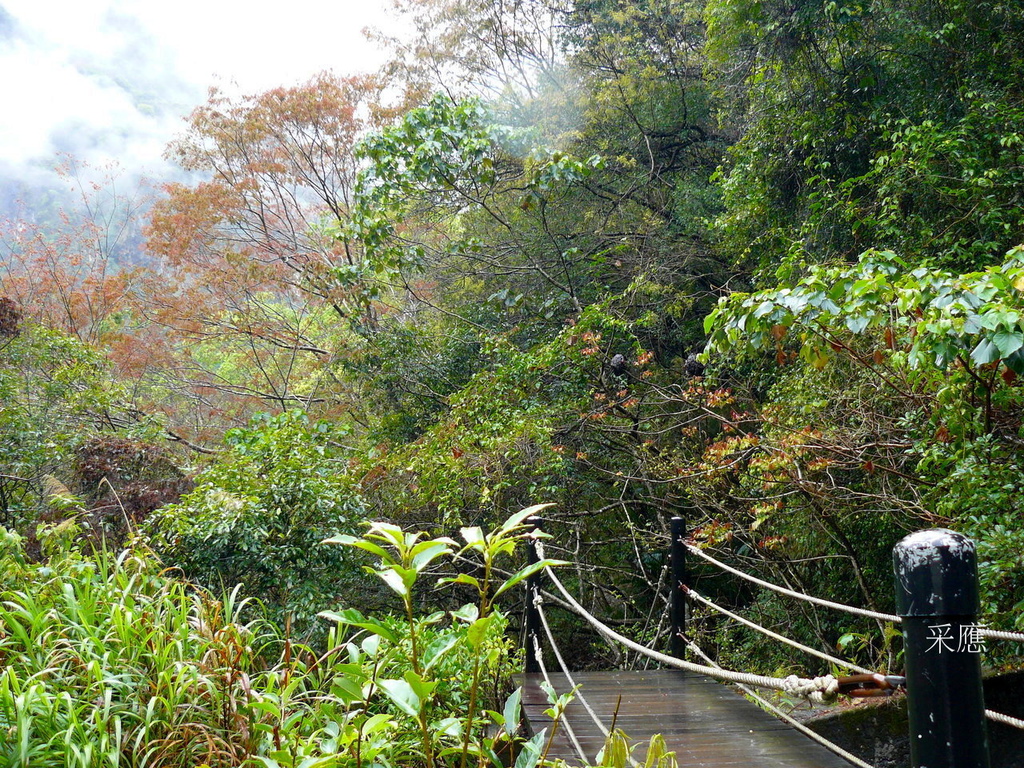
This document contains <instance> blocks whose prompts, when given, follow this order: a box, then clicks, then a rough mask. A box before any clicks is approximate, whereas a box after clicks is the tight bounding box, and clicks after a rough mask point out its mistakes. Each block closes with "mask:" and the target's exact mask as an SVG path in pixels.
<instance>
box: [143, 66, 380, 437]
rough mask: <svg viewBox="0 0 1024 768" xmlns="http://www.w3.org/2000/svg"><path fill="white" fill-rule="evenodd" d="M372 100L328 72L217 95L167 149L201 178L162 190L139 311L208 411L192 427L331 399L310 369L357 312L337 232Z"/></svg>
mask: <svg viewBox="0 0 1024 768" xmlns="http://www.w3.org/2000/svg"><path fill="white" fill-rule="evenodd" d="M375 93H376V86H375V84H374V83H373V82H372V81H370V80H367V79H358V78H338V77H335V76H332V75H329V74H321V75H318V76H317V77H315V78H313V79H312V80H310V81H309V82H307V83H305V84H303V85H299V86H296V87H292V88H278V89H274V90H271V91H267V92H265V93H262V94H257V95H250V96H244V97H241V98H237V99H236V98H231V97H229V96H227V95H225V94H224V93H221V92H219V91H216V90H214V91H211V93H210V98H209V100H208V101H207V103H206V104H205V105H203V106H201V107H199V108H198V109H196V110H195V111H194V112H193V113H192V115H191V116H190V118H189V121H188V130H187V132H186V133H185V135H184V136H182V137H181V138H179V139H178V140H177V141H176V142H174V143H173V144H172V145H171V147H170V150H169V154H170V156H171V157H172V158H174V159H175V160H177V161H178V163H179V164H180V165H181V166H182V167H183V168H184V169H185V170H186V171H189V172H191V173H192V174H194V175H195V176H196V177H197V178H198V179H199V180H198V181H196V182H194V183H189V184H185V183H176V184H170V185H168V186H167V187H166V189H165V192H166V197H165V198H164V199H163V200H161V201H160V202H159V203H158V204H157V205H156V207H155V208H154V211H153V213H152V216H151V217H150V224H149V227H148V229H147V246H148V248H149V250H150V252H151V253H152V254H153V256H154V257H156V258H157V259H158V260H159V266H158V269H157V270H156V273H155V274H154V276H153V278H152V279H151V280H150V281H149V282H148V284H147V286H146V297H145V305H146V311H147V313H148V314H149V316H150V317H151V318H152V320H153V321H154V322H156V323H157V324H158V325H160V326H162V327H163V328H165V329H166V330H167V331H168V332H169V335H170V337H171V338H172V339H174V340H175V342H174V343H175V344H176V346H175V355H176V360H175V364H174V370H173V371H172V372H170V373H171V375H170V377H169V378H168V381H169V382H173V384H172V386H173V387H174V388H175V389H176V390H177V391H178V393H179V394H183V395H185V396H186V397H188V398H189V399H190V400H191V402H192V404H193V405H194V406H195V407H197V408H198V409H199V410H201V411H204V412H205V414H206V415H205V416H202V417H197V419H198V420H197V422H196V425H197V426H202V423H205V422H206V421H207V420H208V418H209V417H213V418H214V419H215V420H216V419H217V418H220V417H221V416H223V415H225V414H227V415H229V416H230V415H231V414H235V415H238V418H239V420H240V421H244V419H245V417H246V413H245V412H246V411H249V412H251V409H252V408H253V407H255V406H260V405H262V406H264V407H265V406H266V405H270V406H271V407H275V408H285V407H293V406H296V405H299V406H307V407H308V406H311V405H315V404H324V402H325V398H329V397H330V396H329V395H325V394H324V393H323V391H322V389H321V386H320V384H321V383H322V382H321V379H319V378H318V375H317V374H316V371H317V370H322V369H323V366H324V364H325V363H326V362H329V361H330V360H331V359H332V356H333V354H334V352H335V351H336V348H337V344H338V343H339V339H338V320H339V319H341V318H346V317H348V316H349V315H350V313H351V312H352V311H353V310H352V302H351V301H350V300H351V298H352V294H353V290H354V289H353V288H352V284H353V276H354V275H355V274H357V273H358V270H359V265H360V262H361V255H360V250H359V248H358V247H357V246H356V245H355V244H353V243H352V242H350V241H347V240H345V239H340V240H339V239H338V238H337V237H336V236H335V234H334V233H335V231H336V230H337V224H338V222H340V221H341V220H342V219H343V218H344V217H345V214H346V211H347V210H348V207H349V205H350V202H351V195H352V187H353V183H354V181H355V175H356V161H355V159H354V156H353V148H354V146H355V144H356V142H357V141H358V139H359V137H360V136H361V134H362V132H363V131H364V130H365V128H366V121H367V117H366V115H367V114H369V113H368V106H367V105H368V103H369V102H371V101H372V100H373V98H374V94H375ZM182 382H187V385H185V386H183V385H182Z"/></svg>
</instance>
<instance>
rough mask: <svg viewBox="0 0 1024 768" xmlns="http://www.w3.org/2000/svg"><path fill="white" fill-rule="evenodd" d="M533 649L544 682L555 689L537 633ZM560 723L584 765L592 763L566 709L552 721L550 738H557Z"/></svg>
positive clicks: (534, 637)
mask: <svg viewBox="0 0 1024 768" xmlns="http://www.w3.org/2000/svg"><path fill="white" fill-rule="evenodd" d="M533 650H534V653H536V654H537V665H538V666H539V667H540V672H541V674H542V675H544V682H546V683H547V684H548V685H549V686H551V690H554V689H555V686H554V685H552V683H551V678H550V677H549V676H548V669H547V667H545V666H544V654H543V653H542V652H541V648H540V641H539V640H538V639H537V636H536V635H534V636H533ZM559 725H561V726H562V728H563V729H564V730H565V735H566V736H568V737H569V741H571V742H572V748H573V749H574V750H576V754H577V755H578V756H579V758H580V760H582V761H583V765H590V764H591V763H590V760H588V759H587V754H586V752H584V751H583V747H582V746H580V742H579V740H578V739H577V738H576V733H575V732H574V731H573V729H572V726H571V725H569V718H568V717H567V716H566V713H565V712H564V711H563V712H562V716H561V719H560V720H556V721H555V722H554V723H552V725H551V728H552V731H551V736H550V737H548V738H549V739H554V738H555V729H557V728H558V726H559Z"/></svg>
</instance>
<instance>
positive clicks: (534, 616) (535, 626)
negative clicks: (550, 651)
mask: <svg viewBox="0 0 1024 768" xmlns="http://www.w3.org/2000/svg"><path fill="white" fill-rule="evenodd" d="M526 520H527V522H528V523H529V524H530V525H531V526H532V528H533V530H534V531H537V532H539V531H540V529H541V526H542V525H543V524H544V519H543V518H541V517H540V516H539V515H533V516H531V517H528V518H526ZM539 562H540V554H539V553H538V552H537V540H536V539H530V544H529V547H528V548H527V551H526V563H527V565H533V564H534V563H539ZM538 594H540V571H538V572H537V573H534V574H533V575H531V576H527V577H526V614H525V615H526V665H525V671H526V674H528V675H529V674H533V673H538V672H540V660H539V659H538V658H537V647H538V645H539V643H540V631H541V626H540V610H539V609H538V608H537V605H536V603H535V602H534V601H535V600H536V598H537V595H538Z"/></svg>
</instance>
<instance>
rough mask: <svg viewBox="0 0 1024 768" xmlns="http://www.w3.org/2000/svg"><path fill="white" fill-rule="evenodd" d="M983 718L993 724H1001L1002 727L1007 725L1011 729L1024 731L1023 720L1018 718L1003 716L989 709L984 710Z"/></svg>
mask: <svg viewBox="0 0 1024 768" xmlns="http://www.w3.org/2000/svg"><path fill="white" fill-rule="evenodd" d="M985 717H987V718H988V719H989V720H991V721H992V722H994V723H1002V724H1003V725H1008V726H1010V727H1011V728H1020V729H1021V730H1024V720H1021V719H1020V718H1016V717H1010V716H1009V715H1004V714H1003V713H1002V712H993V711H992V710H991V709H986V710H985Z"/></svg>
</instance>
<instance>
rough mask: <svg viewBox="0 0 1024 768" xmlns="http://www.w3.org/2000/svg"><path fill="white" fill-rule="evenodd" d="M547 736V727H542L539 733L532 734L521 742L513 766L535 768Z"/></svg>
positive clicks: (515, 767)
mask: <svg viewBox="0 0 1024 768" xmlns="http://www.w3.org/2000/svg"><path fill="white" fill-rule="evenodd" d="M547 737H548V729H547V728H544V729H543V730H541V731H540V733H537V734H534V736H532V737H531V738H530V739H528V740H527V741H525V742H523V745H522V747H521V748H520V750H519V755H518V757H516V764H515V766H514V768H537V764H538V763H540V757H541V754H542V753H543V749H544V743H545V740H546V739H547Z"/></svg>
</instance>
